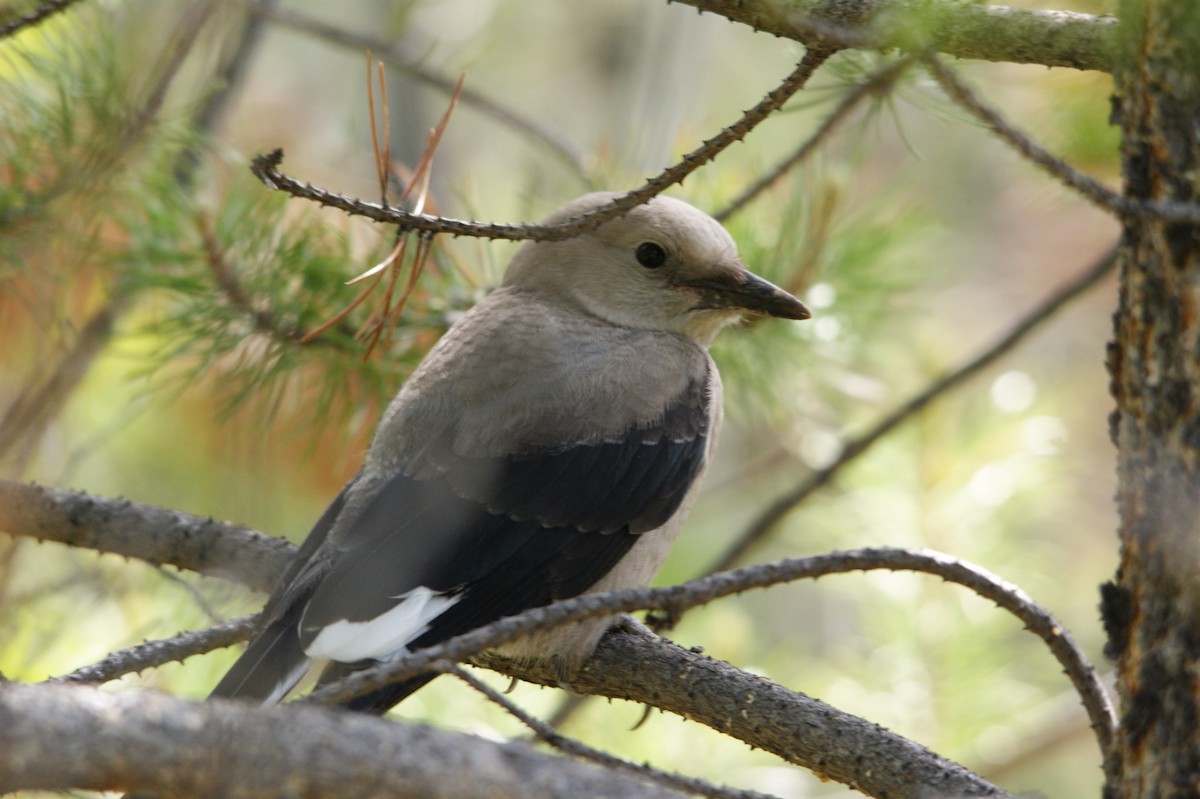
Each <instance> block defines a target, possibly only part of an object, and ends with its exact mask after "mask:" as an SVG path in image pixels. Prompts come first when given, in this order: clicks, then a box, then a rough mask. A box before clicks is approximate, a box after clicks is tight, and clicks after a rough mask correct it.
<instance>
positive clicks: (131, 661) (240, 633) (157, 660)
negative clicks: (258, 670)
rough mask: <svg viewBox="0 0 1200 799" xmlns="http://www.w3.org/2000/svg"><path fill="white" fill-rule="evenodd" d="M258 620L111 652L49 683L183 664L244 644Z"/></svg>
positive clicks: (106, 679) (90, 679)
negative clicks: (96, 661)
mask: <svg viewBox="0 0 1200 799" xmlns="http://www.w3.org/2000/svg"><path fill="white" fill-rule="evenodd" d="M257 621H258V614H257V613H253V614H251V615H249V616H241V617H239V618H236V619H230V620H229V621H226V622H221V623H220V624H215V625H213V626H212V627H209V628H208V629H207V630H197V631H195V632H186V633H180V634H179V635H177V636H175V637H174V638H166V639H163V640H160V641H147V642H146V643H144V644H138V645H137V646H131V647H129V648H128V649H122V650H121V651H119V652H113V653H112V654H111V655H109V656H108V657H106V658H104V660H101V661H100V662H98V663H93V664H92V665H90V666H84V667H82V668H78V669H75V671H73V672H71V673H70V674H64V675H63V676H62V677H55V678H54V679H53V680H51V681H50V682H67V683H104V682H109V681H110V680H115V679H117V678H118V677H121V676H123V675H126V674H134V673H136V672H139V671H142V670H143V669H149V668H154V667H156V666H161V665H163V664H164V663H172V662H178V663H182V662H183V661H184V660H185V659H187V658H190V657H192V656H193V655H200V654H203V653H205V652H211V651H213V650H214V649H222V648H224V647H227V646H233V645H234V644H236V643H238V642H239V641H245V640H246V639H247V638H249V637H250V633H251V632H253V630H254V625H255V623H256V622H257Z"/></svg>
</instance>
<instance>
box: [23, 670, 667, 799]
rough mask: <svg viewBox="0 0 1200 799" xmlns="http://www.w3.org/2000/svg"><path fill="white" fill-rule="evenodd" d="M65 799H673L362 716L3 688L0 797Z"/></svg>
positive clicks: (615, 778) (565, 765) (626, 780)
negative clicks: (110, 793)
mask: <svg viewBox="0 0 1200 799" xmlns="http://www.w3.org/2000/svg"><path fill="white" fill-rule="evenodd" d="M47 742H53V745H52V746H48V745H47ZM72 788H85V789H91V790H136V791H139V792H145V793H147V794H154V795H161V796H202V797H212V796H220V797H225V798H226V799H267V797H276V796H278V797H301V796H303V797H307V798H308V799H316V798H317V797H325V796H328V797H340V798H341V799H357V797H379V796H388V797H395V798H396V799H404V798H405V797H411V798H412V799H418V798H420V799H424V798H425V797H430V796H454V797H461V798H462V799H471V797H478V799H492V798H493V797H496V798H498V799H504V797H513V798H514V799H515V798H516V797H522V798H524V797H529V798H530V799H536V798H537V797H546V799H551V798H554V797H561V798H562V799H574V798H575V797H578V796H628V797H636V798H640V797H646V798H647V799H649V798H650V797H654V798H655V799H668V797H679V796H680V794H678V793H676V792H674V791H670V790H668V789H666V788H663V787H661V786H654V785H647V784H645V783H644V782H642V781H640V780H637V779H634V778H632V777H630V776H627V775H625V774H618V773H613V772H609V771H607V770H605V769H601V768H597V767H595V766H591V765H586V764H582V763H578V762H576V761H574V760H568V759H566V758H562V757H555V756H551V755H546V754H543V753H540V752H536V751H534V750H533V749H531V748H530V747H529V746H527V745H524V744H519V743H504V744H498V743H495V742H493V741H487V740H484V739H482V738H476V737H475V736H470V735H464V734H461V733H452V732H446V731H442V730H435V729H431V728H428V727H419V726H415V725H400V724H392V723H390V722H387V721H383V720H381V719H377V718H372V717H369V716H366V715H363V714H359V713H346V712H338V711H331V710H327V709H323V708H316V707H312V706H299V705H294V704H293V705H286V706H283V707H277V708H270V709H261V708H257V707H254V706H252V705H249V704H245V703H239V702H226V701H213V702H207V703H204V704H195V703H191V702H185V701H182V700H179V699H172V698H170V697H166V696H162V695H159V694H153V693H139V694H110V693H103V692H100V691H97V690H94V689H90V688H82V687H68V686H62V685H38V686H32V685H18V684H15V683H9V684H5V685H2V686H0V793H2V792H8V791H15V790H28V789H40V790H67V789H72Z"/></svg>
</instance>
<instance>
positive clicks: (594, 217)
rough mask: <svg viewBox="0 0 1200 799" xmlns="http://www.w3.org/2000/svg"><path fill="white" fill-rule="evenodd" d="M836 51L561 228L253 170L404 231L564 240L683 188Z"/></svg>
mask: <svg viewBox="0 0 1200 799" xmlns="http://www.w3.org/2000/svg"><path fill="white" fill-rule="evenodd" d="M832 52H833V51H832V50H831V49H813V50H809V51H808V52H807V53H806V54H805V56H804V58H803V60H801V62H800V64H799V65H798V66H797V67H796V69H795V70H793V71H792V73H791V74H790V75H788V77H787V78H786V79H785V80H784V81H783V83H781V84H780V85H779V86H778V87H776V88H775V89H773V90H771V91H770V92H768V93H767V96H766V97H764V98H763V99H762V100H761V101H759V103H758V104H757V105H755V106H754V107H753V108H751V109H750V110H749V111H746V112H745V113H744V114H743V115H742V118H741V119H739V120H738V121H737V122H735V123H734V124H733V125H731V126H729V127H728V128H725V129H724V130H722V131H721V132H720V133H718V134H717V135H716V136H713V137H712V138H711V139H708V140H707V141H705V142H704V143H703V144H701V145H700V147H698V148H696V149H695V150H693V151H692V152H690V153H688V154H687V155H685V156H683V158H682V159H680V161H679V162H678V163H676V164H674V165H672V166H670V167H667V169H665V170H663V171H662V172H661V173H660V174H658V175H656V176H655V177H653V178H651V179H650V180H648V181H647V182H646V183H645V184H644V185H642V186H641V187H640V188H638V189H635V190H633V191H631V192H628V193H626V194H623V195H621V196H620V197H618V198H617V199H615V200H613V201H612V202H611V203H609V204H608V205H606V206H604V207H603V208H600V209H598V210H596V211H592V212H590V213H587V214H583V215H581V216H578V217H575V218H574V219H571V220H568V221H566V222H564V223H562V224H559V225H512V224H504V223H495V222H465V221H463V220H459V219H450V218H447V217H435V216H426V215H424V214H412V213H408V212H407V211H405V210H403V209H401V208H392V207H390V206H383V205H378V204H376V203H368V202H363V201H362V200H356V199H352V198H350V197H345V196H343V195H340V194H333V193H332V192H328V191H325V190H324V189H319V188H316V187H314V186H312V185H310V184H307V183H301V182H300V181H298V180H295V179H293V178H290V177H288V176H287V175H284V174H283V173H281V172H280V171H279V168H278V167H279V164H280V163H281V162H282V161H283V151H282V150H275V151H273V152H271V153H268V154H265V155H260V156H258V157H256V158H255V159H254V160H253V162H252V164H251V170H252V171H253V172H254V174H255V175H256V176H257V177H258V179H259V180H261V181H262V182H263V183H265V184H266V185H267V186H269V187H270V188H272V189H276V190H279V191H284V192H287V193H288V194H291V195H292V196H294V197H300V198H302V199H306V200H311V201H313V202H316V203H319V204H321V205H325V206H329V207H331V208H337V209H339V210H342V211H345V212H346V213H349V214H354V215H356V216H363V217H366V218H367V219H373V220H375V221H376V222H384V223H387V224H393V225H396V226H398V227H399V228H400V229H401V230H416V231H421V232H426V233H449V234H450V235H452V236H473V237H478V238H488V239H504V240H509V241H524V240H532V241H561V240H563V239H567V238H570V237H571V236H577V235H579V234H580V233H586V232H587V231H589V230H595V229H596V228H597V227H599V226H600V225H602V224H604V223H605V222H607V221H608V220H610V219H613V218H615V217H618V216H621V215H622V214H624V213H626V212H628V211H629V210H630V209H632V208H635V207H637V206H638V205H641V204H642V203H644V202H646V201H647V200H649V199H650V198H652V197H654V196H656V195H658V194H661V193H662V192H663V191H664V190H665V189H667V188H668V187H670V186H673V185H674V184H676V183H682V182H683V180H684V178H686V177H687V176H688V175H690V174H691V173H692V172H694V171H696V170H697V169H698V168H700V167H701V166H703V165H704V164H706V163H708V162H709V161H711V160H712V159H714V158H716V157H717V155H719V154H720V153H721V152H722V151H723V150H724V149H725V148H726V147H728V146H729V145H731V144H733V143H734V142H737V141H741V140H742V139H743V138H745V136H746V134H748V133H749V132H750V131H751V130H753V129H754V128H755V126H757V125H758V124H759V123H760V122H762V121H763V120H765V119H767V118H768V117H769V116H770V115H771V114H772V113H774V112H775V111H777V110H779V108H781V107H782V106H783V104H784V103H786V102H787V101H788V99H789V98H791V97H792V95H794V94H795V93H796V92H797V91H799V90H800V89H801V88H802V87H803V86H804V84H805V83H807V82H808V79H809V78H810V77H811V76H812V73H813V72H815V71H816V69H817V68H818V67H819V66H820V65H821V64H823V63H824V62H825V60H826V59H828V58H829V56H830V55H831V54H832Z"/></svg>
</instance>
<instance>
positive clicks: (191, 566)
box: [0, 480, 296, 591]
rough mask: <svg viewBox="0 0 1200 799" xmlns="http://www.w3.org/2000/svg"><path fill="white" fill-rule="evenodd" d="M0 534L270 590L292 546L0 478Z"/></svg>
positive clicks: (243, 530)
mask: <svg viewBox="0 0 1200 799" xmlns="http://www.w3.org/2000/svg"><path fill="white" fill-rule="evenodd" d="M0 532H5V533H8V534H9V535H11V536H22V537H27V538H36V539H39V540H41V541H57V542H58V543H61V544H66V545H68V546H73V547H83V548H86V549H93V550H96V551H97V552H110V553H113V554H116V555H125V556H126V557H131V558H138V559H139V560H144V561H146V562H148V563H155V564H168V565H171V566H177V567H179V568H181V569H188V570H190V571H194V572H199V573H200V574H207V575H211V576H214V577H224V578H226V579H229V580H236V581H237V582H240V583H242V584H244V585H246V586H249V587H250V588H253V589H255V590H258V591H270V590H271V588H272V587H274V585H275V582H276V581H277V580H278V579H279V575H280V574H282V573H283V569H284V567H285V566H286V565H287V562H288V560H289V559H290V558H291V556H292V554H293V553H294V552H295V551H296V548H295V547H294V546H293V545H291V544H290V543H288V542H287V541H285V540H283V539H280V538H271V537H270V536H266V535H263V534H262V533H258V532H255V531H254V530H251V529H249V528H247V527H242V526H240V525H233V524H228V523H225V522H219V521H216V520H214V519H203V518H200V517H197V516H191V515H189V514H187V513H182V512H180V511H174V510H167V509H166V508H157V507H154V506H152V505H139V504H136V503H133V502H130V501H128V500H117V499H105V498H103V497H93V496H90V495H88V494H85V493H83V492H76V491H64V490H62V489H57V488H43V487H42V486H37V485H26V484H23V483H17V482H13V481H11V480H0Z"/></svg>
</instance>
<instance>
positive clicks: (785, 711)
mask: <svg viewBox="0 0 1200 799" xmlns="http://www.w3.org/2000/svg"><path fill="white" fill-rule="evenodd" d="M482 662H483V663H484V664H485V665H488V666H491V667H494V668H498V669H499V670H500V671H502V672H503V673H505V674H512V675H514V676H519V677H521V678H522V679H525V680H529V681H530V682H535V683H540V684H543V685H556V684H557V678H556V676H555V674H554V672H553V670H552V669H548V668H543V667H538V666H535V665H532V664H527V663H517V662H514V661H512V660H501V659H499V658H496V657H492V656H489V657H487V658H486V659H482ZM571 690H573V691H579V692H583V693H589V694H596V695H601V696H610V697H615V698H620V699H628V700H630V701H633V702H643V703H646V704H649V705H653V706H655V707H659V708H662V709H663V710H666V711H668V712H671V713H676V714H678V715H680V716H682V717H684V718H687V719H690V720H692V721H698V722H700V723H701V724H705V725H706V726H709V727H711V728H713V729H714V730H718V731H720V732H722V733H725V734H726V735H730V736H732V737H734V738H737V739H739V740H742V741H744V742H746V743H748V744H749V745H751V746H753V747H755V748H758V749H763V750H765V751H768V752H771V753H772V754H774V755H776V756H778V757H781V758H783V759H784V760H786V761H787V762H789V763H794V764H796V765H799V766H803V767H805V768H807V769H809V770H810V771H812V772H813V773H814V774H816V775H817V776H819V777H821V778H822V779H828V780H836V781H837V782H840V783H842V784H843V785H847V786H849V787H851V788H854V789H855V790H857V791H861V792H862V793H864V794H866V795H867V796H874V797H880V798H881V799H882V798H883V797H886V798H887V799H928V798H929V797H976V796H985V797H993V798H994V799H1000V797H1007V796H1008V794H1006V793H1005V792H1004V791H1002V790H1000V789H999V788H997V787H996V786H994V785H991V784H989V783H988V782H987V781H986V780H983V779H982V778H980V777H979V776H977V775H976V774H973V773H971V772H970V771H968V770H967V769H965V768H963V767H962V766H960V765H958V764H957V763H954V762H952V761H949V760H946V759H945V758H943V757H941V756H939V755H937V754H935V753H934V752H931V751H930V750H928V749H926V748H925V747H923V746H921V745H920V744H917V743H914V742H913V741H910V740H908V739H906V738H904V737H902V736H899V735H896V734H895V733H892V732H889V731H888V730H885V729H884V728H882V727H880V726H879V725H877V724H873V723H871V722H869V721H866V720H865V719H861V718H858V717H856V716H853V715H850V714H848V713H843V712H842V711H840V710H838V709H837V708H834V707H831V706H830V705H827V704H825V703H824V702H821V701H820V700H817V699H813V698H812V697H809V696H805V695H804V694H801V693H797V692H794V691H791V690H789V689H787V688H784V687H782V686H780V685H777V684H775V683H773V682H771V681H770V680H766V679H763V678H762V677H759V676H757V675H753V674H748V673H746V672H744V671H741V670H739V669H736V668H734V667H733V666H730V665H729V664H728V663H723V662H721V661H719V660H713V659H712V658H709V657H706V656H705V655H702V654H699V653H697V652H694V651H689V650H686V649H683V648H682V647H679V646H676V645H675V644H672V643H670V642H669V641H665V640H663V639H661V638H655V637H652V636H649V635H647V634H644V633H643V634H637V633H631V632H629V631H628V630H620V629H614V630H612V631H610V632H609V633H608V634H607V635H606V636H605V637H604V639H603V640H602V641H601V642H600V646H599V647H598V648H597V649H596V653H595V655H593V656H592V658H591V660H589V661H588V663H587V664H586V666H585V667H584V669H583V671H582V672H581V673H580V674H579V675H578V676H577V677H576V678H575V679H574V680H573V681H572V683H571Z"/></svg>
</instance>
